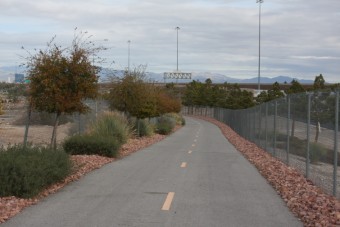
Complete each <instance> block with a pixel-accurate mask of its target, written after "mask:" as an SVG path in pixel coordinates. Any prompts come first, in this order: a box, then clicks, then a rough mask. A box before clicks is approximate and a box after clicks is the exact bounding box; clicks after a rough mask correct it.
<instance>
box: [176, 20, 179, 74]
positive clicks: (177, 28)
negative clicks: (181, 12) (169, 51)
mask: <svg viewBox="0 0 340 227" xmlns="http://www.w3.org/2000/svg"><path fill="white" fill-rule="evenodd" d="M175 29H176V30H177V68H176V71H178V30H179V29H180V28H179V27H176V28H175Z"/></svg>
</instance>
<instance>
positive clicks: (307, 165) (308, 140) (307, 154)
mask: <svg viewBox="0 0 340 227" xmlns="http://www.w3.org/2000/svg"><path fill="white" fill-rule="evenodd" d="M311 97H312V94H311V93H308V96H307V98H308V103H307V153H306V177H307V178H309V156H310V154H309V150H310V111H311Z"/></svg>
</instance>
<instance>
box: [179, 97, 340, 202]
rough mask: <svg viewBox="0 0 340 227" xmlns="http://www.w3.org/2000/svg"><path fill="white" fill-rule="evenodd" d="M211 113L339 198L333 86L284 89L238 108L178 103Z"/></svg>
mask: <svg viewBox="0 0 340 227" xmlns="http://www.w3.org/2000/svg"><path fill="white" fill-rule="evenodd" d="M182 113H183V114H186V115H197V116H206V117H211V118H214V119H216V120H218V121H221V122H223V123H225V124H227V125H228V126H230V127H231V128H232V129H233V130H234V131H236V132H237V133H238V134H239V135H240V136H242V137H244V138H246V139H248V140H249V141H251V142H253V143H255V144H257V145H258V146H259V147H261V148H262V149H264V150H265V151H267V152H269V153H271V154H272V155H273V156H274V157H276V158H278V159H279V160H281V161H283V162H284V163H286V164H287V165H289V166H292V167H294V168H296V169H297V170H299V171H300V172H301V173H302V174H304V175H305V176H306V178H308V179H310V180H311V181H313V182H314V184H316V185H318V186H319V187H321V188H322V189H323V190H324V191H325V192H326V193H328V194H332V195H334V196H336V197H337V198H340V192H339V186H340V174H339V171H338V166H339V164H340V162H339V159H338V152H339V134H338V130H339V92H327V93H326V92H318V93H303V94H297V95H290V96H287V97H285V98H282V99H277V100H273V101H271V102H267V103H264V104H262V105H258V106H256V107H253V108H249V109H244V110H230V109H223V108H217V107H215V108H212V107H199V106H198V107H197V106H190V107H184V108H183V109H182Z"/></svg>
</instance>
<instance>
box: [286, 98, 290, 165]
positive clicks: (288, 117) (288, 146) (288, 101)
mask: <svg viewBox="0 0 340 227" xmlns="http://www.w3.org/2000/svg"><path fill="white" fill-rule="evenodd" d="M287 107H288V108H287V144H286V146H287V151H286V152H287V157H286V162H287V165H289V148H290V144H289V142H290V141H289V140H290V139H289V136H290V134H289V131H290V128H289V126H290V96H289V95H288V96H287Z"/></svg>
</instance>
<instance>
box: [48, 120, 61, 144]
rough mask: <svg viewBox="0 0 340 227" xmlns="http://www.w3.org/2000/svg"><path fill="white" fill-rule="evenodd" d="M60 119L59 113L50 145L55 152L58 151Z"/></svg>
mask: <svg viewBox="0 0 340 227" xmlns="http://www.w3.org/2000/svg"><path fill="white" fill-rule="evenodd" d="M59 118H60V113H57V114H56V118H55V122H54V126H53V132H52V138H51V144H50V148H51V149H54V150H56V149H57V129H58V125H59Z"/></svg>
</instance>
